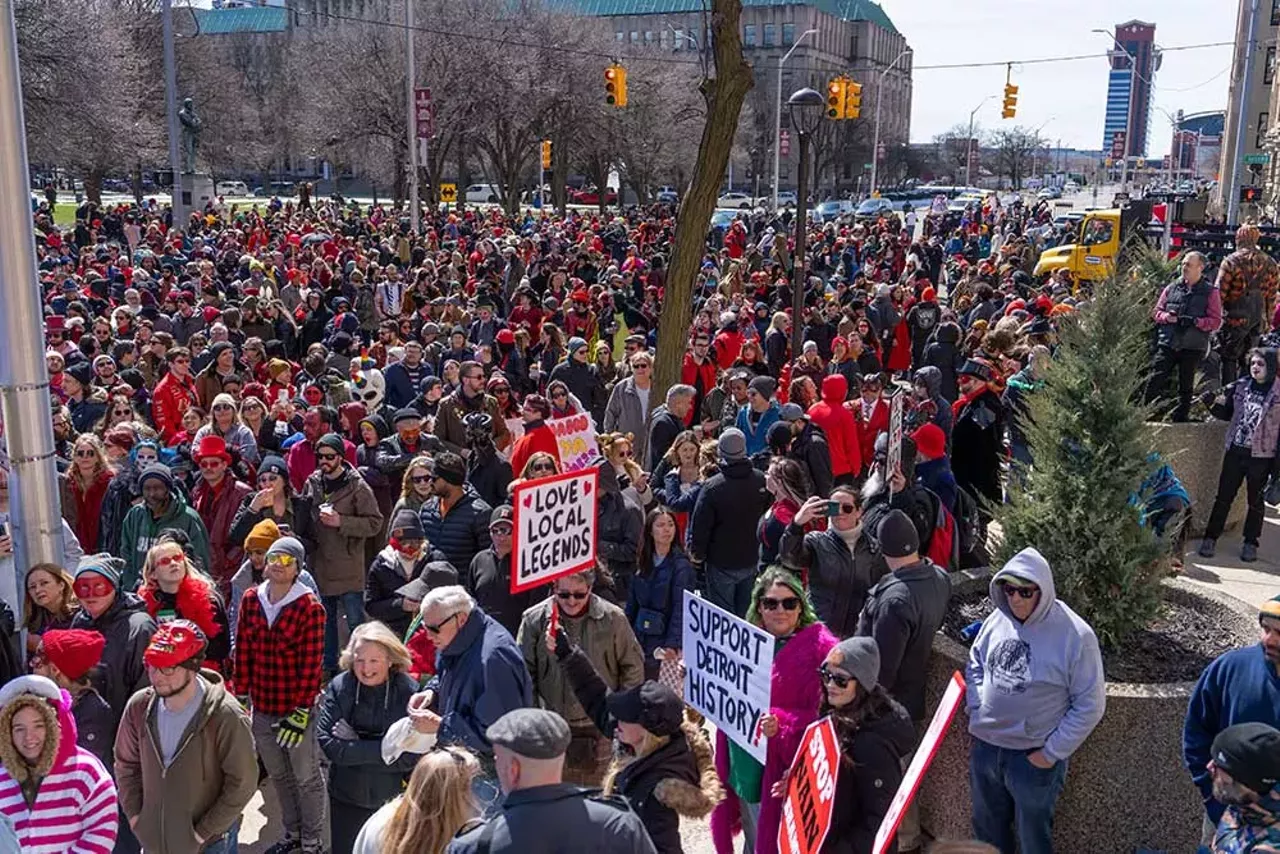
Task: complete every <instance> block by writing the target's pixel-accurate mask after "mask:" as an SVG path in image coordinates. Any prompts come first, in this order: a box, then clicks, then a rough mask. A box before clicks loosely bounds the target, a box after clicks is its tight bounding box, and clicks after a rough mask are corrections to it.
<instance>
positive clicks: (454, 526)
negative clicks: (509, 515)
mask: <svg viewBox="0 0 1280 854" xmlns="http://www.w3.org/2000/svg"><path fill="white" fill-rule="evenodd" d="M419 515H420V516H421V518H422V530H423V532H425V533H426V535H427V542H429V543H431V545H432V546H433V547H435V548H437V549H439V550H440V551H442V552H444V553H445V554H446V555H447V556H448V558H449V563H451V564H453V566H454V568H455V569H457V568H459V567H468V566H471V559H472V558H473V557H475V556H476V555H477V554H478V553H479V552H481V551H483V550H485V549H487V548H489V546H490V544H491V543H492V540H490V538H489V517H490V516H492V515H493V508H492V507H491V506H490V505H489V503H488V502H487V501H485V500H484V499H483V498H481V497H480V496H479V495H478V494H477V493H476V491H475V490H474V489H472V488H471V485H470V484H467V485H464V486H463V487H462V497H461V498H459V499H458V500H457V501H456V502H455V503H454V505H453V506H452V507H450V508H449V513H448V515H446V516H443V517H442V516H441V515H440V499H439V498H431V499H428V500H427V503H426V504H423V505H422V510H421V511H420V514H419Z"/></svg>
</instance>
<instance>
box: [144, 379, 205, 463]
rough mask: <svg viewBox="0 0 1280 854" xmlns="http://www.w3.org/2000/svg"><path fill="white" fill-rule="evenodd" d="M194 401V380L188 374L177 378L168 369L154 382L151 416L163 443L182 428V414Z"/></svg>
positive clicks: (169, 441)
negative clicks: (185, 376)
mask: <svg viewBox="0 0 1280 854" xmlns="http://www.w3.org/2000/svg"><path fill="white" fill-rule="evenodd" d="M195 402H196V381H195V380H194V379H193V378H192V377H191V375H190V374H188V375H187V378H186V380H179V379H178V377H177V375H176V374H174V373H173V371H170V372H169V373H167V374H165V375H164V377H163V378H161V380H160V382H158V383H156V390H155V391H154V392H152V393H151V417H152V419H153V420H154V421H155V422H156V429H157V430H159V431H160V438H161V439H162V440H163V441H164V444H165V445H169V444H170V443H171V442H172V440H173V437H174V436H175V435H177V433H178V431H179V430H181V429H182V414H183V413H184V412H186V411H187V410H188V409H189V408H191V406H192V404H194V403H195Z"/></svg>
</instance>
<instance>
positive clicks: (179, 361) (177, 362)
mask: <svg viewBox="0 0 1280 854" xmlns="http://www.w3.org/2000/svg"><path fill="white" fill-rule="evenodd" d="M173 363H174V364H175V365H189V364H191V360H190V359H174V360H173Z"/></svg>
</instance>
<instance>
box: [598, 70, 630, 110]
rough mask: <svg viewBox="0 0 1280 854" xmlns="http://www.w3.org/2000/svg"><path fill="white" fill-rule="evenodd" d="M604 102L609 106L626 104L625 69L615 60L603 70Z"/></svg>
mask: <svg viewBox="0 0 1280 854" xmlns="http://www.w3.org/2000/svg"><path fill="white" fill-rule="evenodd" d="M604 102H605V103H606V104H608V105H609V106H611V107H625V106H626V105H627V69H625V68H623V67H622V66H621V65H619V64H618V63H616V62H615V63H614V64H613V65H610V66H609V67H608V68H606V69H605V70H604Z"/></svg>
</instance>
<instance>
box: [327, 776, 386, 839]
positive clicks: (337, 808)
mask: <svg viewBox="0 0 1280 854" xmlns="http://www.w3.org/2000/svg"><path fill="white" fill-rule="evenodd" d="M335 772H337V769H336V768H335V769H332V771H331V773H335ZM375 812H377V810H371V809H366V808H365V807H358V806H356V805H355V804H348V803H344V802H342V801H339V800H335V799H334V797H333V796H332V795H330V796H329V828H330V832H331V834H332V836H333V840H332V843H331V845H330V847H329V850H330V851H332V852H334V854H338V852H339V851H351V850H352V849H353V848H355V845H356V837H357V836H359V835H360V828H362V827H364V823H365V822H366V821H368V820H369V818H370V817H371V816H372V815H373V814H374V813H375Z"/></svg>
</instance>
